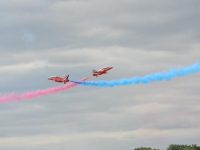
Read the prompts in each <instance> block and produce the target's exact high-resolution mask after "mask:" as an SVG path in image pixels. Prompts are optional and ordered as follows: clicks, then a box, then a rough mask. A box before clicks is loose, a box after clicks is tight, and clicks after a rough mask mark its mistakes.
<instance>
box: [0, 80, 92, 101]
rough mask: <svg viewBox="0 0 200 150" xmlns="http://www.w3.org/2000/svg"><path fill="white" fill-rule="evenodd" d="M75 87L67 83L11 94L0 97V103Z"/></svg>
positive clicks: (73, 84)
mask: <svg viewBox="0 0 200 150" xmlns="http://www.w3.org/2000/svg"><path fill="white" fill-rule="evenodd" d="M91 77H92V76H89V77H87V78H84V79H82V80H81V81H86V80H88V79H89V78H91ZM76 85H77V83H69V84H67V85H64V86H58V87H53V88H48V89H44V90H37V91H32V92H26V93H23V94H17V93H11V94H9V95H6V96H2V97H0V102H6V101H11V100H14V99H17V100H22V99H24V98H29V99H30V98H33V97H37V96H40V95H45V94H51V93H55V92H58V91H61V90H66V89H69V88H71V87H73V86H76Z"/></svg>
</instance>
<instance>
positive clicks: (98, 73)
mask: <svg viewBox="0 0 200 150" xmlns="http://www.w3.org/2000/svg"><path fill="white" fill-rule="evenodd" d="M112 68H113V67H110V66H108V67H103V68H101V69H100V70H98V71H96V70H93V76H96V77H98V75H102V74H106V73H107V71H108V70H110V69H112Z"/></svg>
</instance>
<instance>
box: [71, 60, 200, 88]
mask: <svg viewBox="0 0 200 150" xmlns="http://www.w3.org/2000/svg"><path fill="white" fill-rule="evenodd" d="M198 71H200V61H197V62H196V63H195V64H193V65H189V66H187V67H185V68H182V67H178V68H172V69H169V71H166V72H158V73H150V74H147V75H144V76H142V77H139V76H135V77H133V78H129V79H127V78H123V79H120V80H112V81H104V80H102V81H96V82H95V81H87V82H86V81H85V82H81V81H71V82H76V83H78V84H83V85H91V86H110V87H113V86H115V85H128V84H133V83H134V84H139V83H140V82H141V83H144V84H148V83H149V81H160V80H163V79H166V80H170V79H171V78H173V77H175V76H185V75H187V74H188V73H193V72H198Z"/></svg>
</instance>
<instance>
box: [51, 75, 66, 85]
mask: <svg viewBox="0 0 200 150" xmlns="http://www.w3.org/2000/svg"><path fill="white" fill-rule="evenodd" d="M68 78H69V75H66V76H65V77H64V78H62V77H60V76H51V77H49V78H48V80H54V81H55V82H64V84H66V82H69V79H68Z"/></svg>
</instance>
